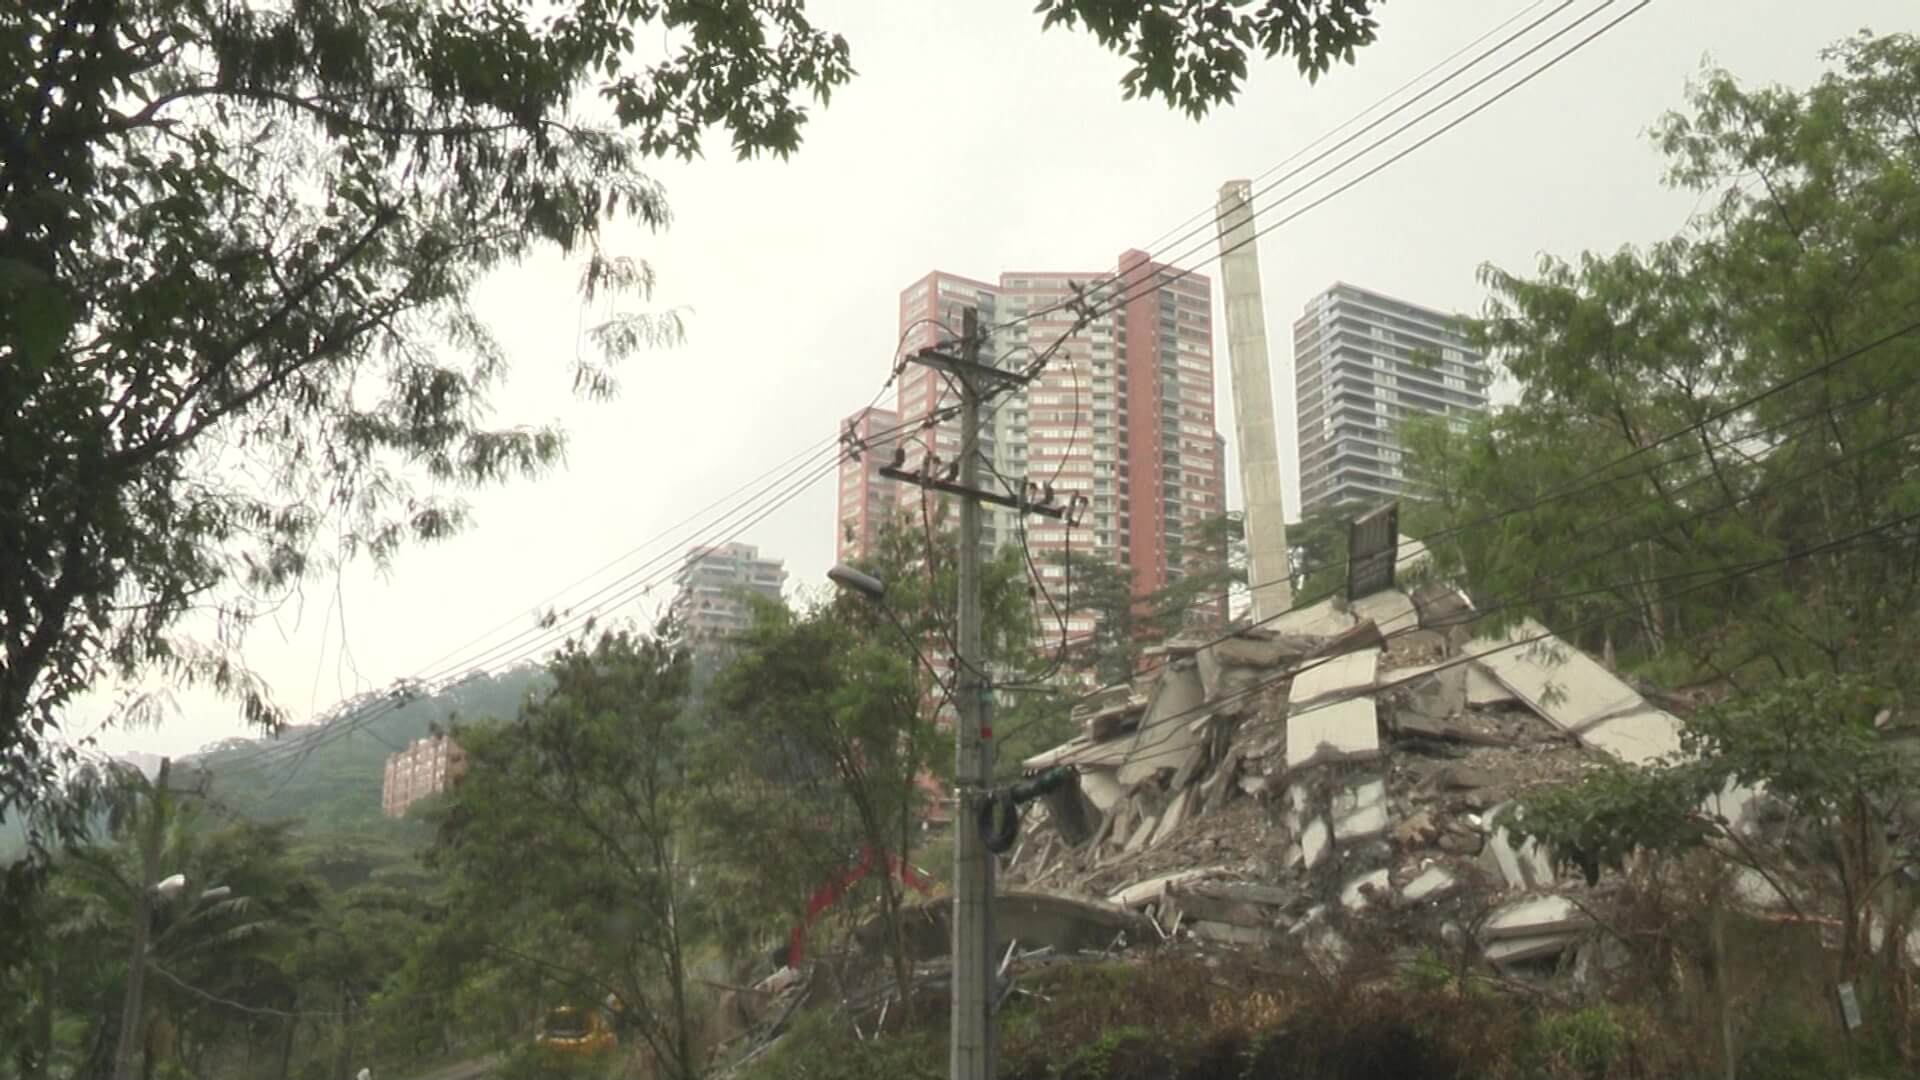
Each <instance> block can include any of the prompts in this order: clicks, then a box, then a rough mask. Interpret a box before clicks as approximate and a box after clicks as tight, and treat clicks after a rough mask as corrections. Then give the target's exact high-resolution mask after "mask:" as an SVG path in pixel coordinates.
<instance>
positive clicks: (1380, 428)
mask: <svg viewBox="0 0 1920 1080" xmlns="http://www.w3.org/2000/svg"><path fill="white" fill-rule="evenodd" d="M1293 367H1294V400H1295V402H1296V409H1297V416H1298V419H1299V439H1300V510H1301V512H1302V513H1303V514H1311V513H1313V512H1315V511H1318V510H1324V509H1329V508H1332V507H1339V506H1366V505H1371V504H1377V503H1380V502H1384V501H1386V500H1389V499H1393V498H1396V497H1399V496H1401V495H1410V496H1411V495H1417V494H1418V493H1417V492H1414V491H1410V490H1408V483H1407V480H1406V465H1407V462H1406V455H1405V451H1404V450H1403V449H1402V448H1401V445H1400V440H1399V435H1398V431H1399V427H1400V424H1401V422H1402V421H1404V420H1406V419H1407V418H1408V417H1411V416H1421V415H1425V416H1445V417H1448V418H1449V419H1450V422H1451V423H1453V425H1454V426H1455V427H1456V428H1464V427H1465V426H1466V423H1467V420H1468V418H1469V417H1471V416H1473V415H1475V414H1478V413H1483V412H1485V411H1486V410H1487V387H1488V384H1489V382H1490V381H1491V375H1490V374H1489V371H1488V367H1487V362H1486V357H1485V356H1483V355H1482V354H1480V353H1479V352H1477V351H1475V350H1474V348H1473V347H1472V345H1471V344H1470V343H1469V342H1468V341H1467V338H1466V337H1465V335H1463V334H1462V333H1461V332H1460V330H1459V329H1458V327H1457V326H1456V321H1455V317H1454V316H1451V315H1447V314H1445V313H1443V312H1439V311H1435V310H1433V309H1432V308H1425V307H1420V306H1419V305H1416V304H1410V303H1407V302H1406V301H1404V300H1396V299H1394V298H1393V297H1390V296H1385V295H1383V294H1381V293H1377V292H1373V291H1371V290H1368V289H1362V288H1359V287H1358V286H1354V285H1348V284H1346V283H1345V282H1336V283H1335V284H1334V286H1333V287H1332V288H1330V289H1328V290H1327V291H1326V292H1324V293H1321V294H1320V295H1319V296H1317V297H1315V298H1314V299H1313V300H1312V301H1310V302H1308V304H1307V308H1306V311H1305V313H1304V314H1302V315H1301V317H1300V319H1299V321H1297V322H1295V323H1294V324H1293Z"/></svg>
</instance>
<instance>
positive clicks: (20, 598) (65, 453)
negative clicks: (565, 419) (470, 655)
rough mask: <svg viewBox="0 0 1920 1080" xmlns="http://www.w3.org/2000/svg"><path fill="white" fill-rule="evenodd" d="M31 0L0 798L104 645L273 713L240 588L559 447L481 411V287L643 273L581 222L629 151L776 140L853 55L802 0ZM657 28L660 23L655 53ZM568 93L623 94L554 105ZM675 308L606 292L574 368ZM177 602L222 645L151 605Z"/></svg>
mask: <svg viewBox="0 0 1920 1080" xmlns="http://www.w3.org/2000/svg"><path fill="white" fill-rule="evenodd" d="M19 16H20V17H19V18H16V19H13V20H10V21H9V23H8V26H7V28H6V29H5V30H4V31H0V56H4V57H5V58H6V60H7V62H8V67H9V70H13V71H16V72H19V73H20V75H21V77H20V79H19V80H17V81H16V83H15V85H14V86H13V88H12V89H11V90H10V91H9V93H8V94H7V95H6V96H5V98H4V106H0V108H4V110H5V111H4V120H3V122H0V127H3V128H4V130H5V132H6V138H7V141H8V146H9V149H8V151H7V153H6V155H5V161H4V166H0V222H3V223H4V224H0V368H3V369H4V370H5V371H6V376H5V378H4V379H0V412H4V414H5V415H6V416H8V417H9V418H10V420H9V426H8V432H7V439H6V441H5V451H4V452H3V453H0V503H3V504H4V505H5V506H7V507H8V511H7V512H6V513H5V514H4V515H0V549H4V550H5V551H7V552H9V559H10V560H11V565H10V572H9V573H8V574H7V575H6V578H5V581H4V582H0V626H4V633H0V812H6V811H9V810H11V809H12V808H13V807H16V806H18V805H21V804H23V803H24V802H26V801H29V800H31V799H34V798H36V797H38V796H39V795H40V794H43V793H44V792H45V791H46V790H47V788H48V787H49V785H50V784H51V783H52V779H53V776H54V766H53V765H52V764H51V762H50V761H49V759H48V756H47V751H48V745H49V743H48V738H49V734H50V732H51V731H52V730H53V728H54V727H55V725H56V719H55V718H56V717H57V715H58V714H59V711H60V709H61V707H62V706H63V705H65V704H66V703H68V702H69V701H71V700H72V698H73V697H74V695H76V694H77V693H79V692H80V691H81V690H83V689H85V688H86V687H87V686H88V685H90V684H91V683H92V682H93V681H94V680H95V679H97V678H99V677H100V676H101V675H103V674H106V673H108V672H113V671H117V672H121V673H133V672H136V671H140V670H142V669H148V668H153V667H158V668H160V669H161V670H163V671H165V672H166V673H167V674H169V675H170V676H171V677H172V678H174V679H175V680H177V681H181V682H186V683H203V684H207V685H210V686H213V687H216V688H218V689H221V690H224V691H228V692H231V693H233V694H234V695H236V696H237V697H239V699H240V700H241V701H242V703H243V704H244V706H245V707H246V709H247V711H248V714H249V715H250V717H251V718H253V719H255V720H257V721H260V722H262V723H266V722H270V721H273V720H275V719H277V718H278V715H279V714H278V713H277V711H276V710H275V709H274V708H273V706H272V704H271V702H270V700H269V698H268V695H267V693H266V688H265V687H264V686H262V685H260V684H259V683H258V681H257V680H255V679H254V678H253V677H252V676H250V675H249V674H248V673H247V672H246V671H245V669H244V667H242V666H241V665H240V664H239V663H238V661H237V659H236V656H237V653H236V651H235V649H236V646H235V643H236V642H237V641H238V640H239V635H240V632H241V630H243V629H244V627H245V625H246V623H247V622H248V621H249V620H250V619H251V618H252V617H253V615H254V614H255V613H256V612H257V611H258V609H259V605H260V604H261V603H262V602H265V601H266V600H268V599H270V598H271V597H272V596H274V595H276V594H278V593H279V592H281V591H282V590H284V589H285V588H286V587H287V586H288V585H289V584H291V583H292V582H294V581H297V580H298V579H299V578H301V577H302V576H303V575H305V574H307V573H310V572H312V571H314V570H317V569H320V568H322V567H324V566H325V565H326V564H327V563H328V562H329V561H335V560H339V559H346V558H352V557H354V556H358V555H367V556H371V557H372V558H374V559H376V560H381V559H385V558H387V557H388V556H389V555H390V554H391V553H392V552H393V551H394V550H395V548H396V547H397V546H398V545H399V544H400V543H402V542H403V541H405V540H408V539H418V540H433V539H438V538H440V537H444V536H446V535H448V534H449V533H451V532H452V531H453V530H455V529H456V528H458V527H459V526H460V525H461V524H462V523H463V521H464V517H465V514H464V510H463V508H462V505H461V504H460V502H459V501H458V500H457V499H456V498H455V497H454V495H453V490H454V489H455V487H456V486H457V485H460V484H474V483H492V482H497V481H500V480H503V479H506V478H508V477H510V476H514V475H526V474H534V473H538V472H539V471H541V470H542V469H544V468H546V467H547V466H549V465H550V464H552V463H553V462H554V461H556V460H557V458H558V455H559V453H560V450H561V437H560V433H559V432H558V431H556V430H553V429H549V428H521V427H491V426H489V422H490V415H489V414H490V402H489V396H488V395H489V393H490V391H491V390H492V389H493V388H494V387H495V386H497V384H498V382H499V380H500V378H501V377H502V375H503V374H504V373H505V370H506V358H505V356H504V355H503V354H502V353H501V351H500V349H499V348H498V346H497V345H496V343H495V342H494V341H493V339H492V338H491V336H490V334H489V332H488V330H487V328H486V326H485V324H484V322H483V320H482V319H481V318H480V317H479V316H478V315H477V313H475V312H474V311H473V310H472V308H471V307H470V306H469V304H468V301H467V295H468V292H469V289H470V288H471V286H472V285H473V283H474V282H475V281H476V280H477V279H478V278H479V277H480V276H481V275H482V274H484V273H486V272H487V271H489V270H491V269H493V268H495V267H498V266H502V265H506V264H510V263H513V262H516V261H518V260H520V259H522V258H524V257H526V256H527V255H529V254H531V253H532V252H534V251H536V250H538V249H541V248H546V247H551V248H557V249H559V250H560V251H562V252H573V251H577V250H582V249H584V250H585V251H586V252H587V253H588V260H587V270H586V272H585V275H584V277H583V280H582V289H583V291H584V292H585V293H586V294H587V295H589V296H592V295H595V294H599V293H607V292H627V293H634V294H640V295H644V294H645V293H646V292H647V291H648V289H649V288H650V287H651V283H652V272H651V270H650V269H649V268H647V267H646V266H645V265H644V264H640V263H637V262H634V261H631V260H627V259H622V258H619V257H616V256H614V255H613V254H611V253H608V252H606V251H604V250H602V249H601V247H600V245H599V241H598V236H599V230H600V227H601V223H602V222H603V221H604V220H606V219H608V218H609V217H610V216H614V215H625V216H629V217H632V218H635V219H637V220H639V221H640V222H642V223H644V224H646V225H649V226H654V227H658V226H661V225H664V224H665V223H666V221H667V217H668V215H667V208H666V205H665V203H664V201H663V200H662V198H661V196H660V192H659V190H658V188H657V186H656V185H655V184H653V183H652V181H650V180H649V179H647V177H646V176H644V175H643V174H642V173H641V172H640V169H639V166H640V164H641V163H642V161H644V160H645V159H646V158H647V157H649V156H652V155H658V154H662V153H668V152H672V153H678V154H682V155H691V154H693V153H696V152H697V151H698V150H699V147H700V145H701V140H702V137H703V134H704V132H705V131H706V130H707V129H708V128H709V127H711V126H714V125H719V126H723V127H724V128H726V129H727V131H728V132H729V133H730V134H731V137H732V140H733V143H734V146H735V148H736V150H738V151H739V152H740V153H741V154H742V155H746V154H751V153H755V152H759V151H763V150H766V151H772V152H774V153H777V154H785V153H788V152H790V151H791V150H792V149H794V147H795V146H796V145H797V144H798V141H799V128H800V124H801V122H802V121H803V119H804V117H805V106H804V101H805V99H806V98H807V97H808V96H809V95H817V96H819V97H821V98H823V99H824V97H825V96H826V95H827V94H828V93H829V92H830V91H831V89H832V88H833V87H834V86H836V85H838V84H839V83H840V82H842V81H844V80H845V79H846V78H847V76H848V75H849V74H850V69H849V67H848V64H847V50H846V45H845V43H844V42H843V41H840V40H839V39H837V38H835V37H833V36H832V35H829V34H826V33H824V32H821V31H819V30H816V29H815V28H814V27H812V25H811V24H810V23H809V22H808V21H807V19H806V18H805V15H804V13H803V12H802V9H801V6H800V4H798V3H796V2H792V0H749V2H745V3H736V4H726V5H718V6H716V5H712V4H704V3H696V2H692V0H671V2H668V3H665V4H655V3H640V2H635V0H619V2H615V3H611V4H602V3H570V4H563V5H560V6H559V7H557V8H553V9H551V10H546V11H544V12H543V11H542V10H541V9H540V8H538V7H533V6H527V5H521V4H518V3H493V2H484V3H467V2H465V0H437V2H434V3H429V4H406V5H393V4H373V3H367V2H365V0H315V2H308V3H300V4H295V5H292V6H284V5H282V6H275V5H269V6H264V7H263V6H259V5H234V4H208V3H204V2H202V0H140V2H136V3H124V4H104V3H79V4H67V5H54V6H48V5H36V6H31V7H30V8H29V9H23V10H22V11H21V12H20V13H19ZM647 23H655V24H657V25H659V26H661V27H663V28H667V29H671V30H676V31H678V32H679V34H680V35H681V37H680V42H679V43H678V44H677V45H675V46H674V47H673V48H671V49H670V50H669V53H668V55H667V56H666V57H665V58H664V59H662V60H660V61H659V62H657V63H654V64H652V65H650V66H643V65H639V64H638V63H637V62H636V58H635V56H634V55H633V52H632V48H633V43H634V37H635V33H636V30H637V29H638V28H639V27H641V26H643V25H645V24H647ZM589 86H591V87H593V88H594V89H596V90H597V92H598V93H599V94H600V95H601V96H602V97H603V98H604V99H605V100H606V102H607V104H608V106H609V107H610V108H611V111H612V113H613V114H614V117H615V120H616V123H614V124H612V125H607V124H600V123H596V122H591V121H587V120H583V119H581V118H580V117H579V116H576V115H575V114H574V112H573V111H572V109H573V102H574V99H575V96H576V94H577V92H579V91H580V90H581V89H583V88H585V87H589ZM677 333H678V327H677V324H676V323H675V322H674V321H673V320H672V319H671V317H656V316H646V315H628V316H622V317H620V318H618V319H616V320H614V321H613V322H611V323H608V324H606V325H604V326H601V327H599V328H598V329H597V330H596V331H595V334H594V336H595V337H596V339H597V344H598V345H599V346H600V350H599V352H598V354H596V355H595V356H593V358H590V359H583V360H581V361H579V362H578V363H577V364H576V366H575V369H574V370H573V372H572V379H573V382H574V384H575V386H576V387H577V388H579V389H581V390H582V391H585V392H588V393H592V394H602V395H603V394H606V393H608V392H610V391H611V390H612V388H613V379H612V374H611V370H610V368H609V367H608V365H609V364H610V363H611V362H612V361H614V360H617V359H618V358H619V356H620V355H622V354H623V353H626V352H630V351H632V350H633V349H634V348H636V347H638V346H640V345H643V344H649V343H654V342H661V341H670V340H672V339H673V338H674V337H675V336H676V334H677ZM582 355H585V354H582ZM420 478H424V479H426V480H427V481H428V482H429V486H428V488H427V489H426V490H416V489H414V488H413V487H412V486H411V484H410V482H409V481H410V480H417V479H420ZM335 537H337V538H338V539H337V542H335V546H334V549H333V550H332V551H331V552H329V551H327V550H326V549H325V548H324V547H322V545H323V544H325V543H327V542H329V541H330V540H332V538H335ZM236 588H237V589H239V590H240V591H241V594H242V595H240V596H238V597H235V596H231V595H229V594H231V593H233V592H234V591H235V589H236ZM196 610H204V611H206V612H208V613H210V614H211V616H212V622H213V623H214V624H217V627H218V632H217V634H216V636H215V641H214V642H213V643H212V644H204V643H198V642H195V641H193V640H190V639H188V638H185V637H183V636H181V635H180V634H178V633H177V632H175V629H174V628H175V627H176V624H177V623H178V622H179V620H180V619H181V618H182V617H183V616H184V615H186V614H188V613H189V612H193V611H196Z"/></svg>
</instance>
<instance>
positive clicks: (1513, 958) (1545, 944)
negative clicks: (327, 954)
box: [1486, 934, 1579, 964]
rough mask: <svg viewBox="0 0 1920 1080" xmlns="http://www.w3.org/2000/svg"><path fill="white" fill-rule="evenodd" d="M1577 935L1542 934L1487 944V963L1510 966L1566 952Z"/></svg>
mask: <svg viewBox="0 0 1920 1080" xmlns="http://www.w3.org/2000/svg"><path fill="white" fill-rule="evenodd" d="M1578 937H1579V935H1577V934H1542V935H1539V936H1537V937H1516V938H1503V939H1502V940H1500V941H1494V942H1489V943H1488V945H1487V948H1486V957H1487V959H1488V961H1490V962H1492V963H1495V964H1512V963H1516V962H1518V961H1521V960H1539V959H1541V958H1543V957H1548V956H1553V955H1556V954H1558V953H1562V952H1565V951H1566V948H1567V946H1569V945H1571V944H1573V943H1574V941H1575V940H1576V939H1577V938H1578Z"/></svg>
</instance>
